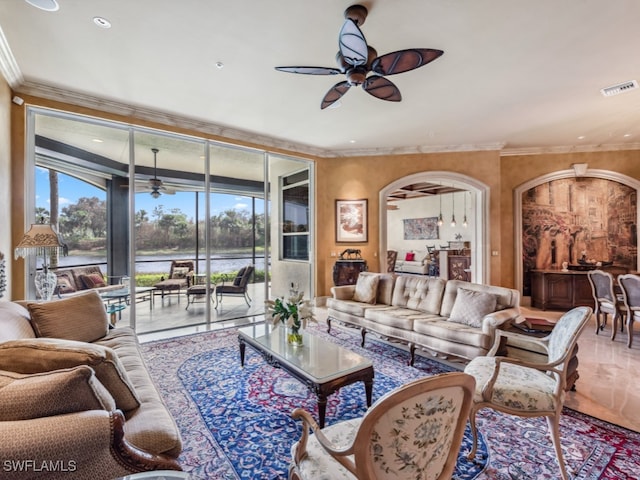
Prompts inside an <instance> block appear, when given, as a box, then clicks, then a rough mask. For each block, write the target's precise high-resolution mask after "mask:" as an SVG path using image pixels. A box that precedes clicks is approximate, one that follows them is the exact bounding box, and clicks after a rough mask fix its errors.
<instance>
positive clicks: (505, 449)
mask: <svg viewBox="0 0 640 480" xmlns="http://www.w3.org/2000/svg"><path fill="white" fill-rule="evenodd" d="M305 333H306V334H308V335H310V334H313V335H320V336H322V337H324V338H325V339H327V340H331V341H334V342H335V343H337V344H339V345H341V346H343V347H346V348H348V349H350V350H352V351H354V352H356V353H358V354H360V355H363V356H366V357H368V358H370V359H371V360H372V361H373V364H374V369H375V380H374V389H373V401H374V402H375V401H376V400H377V399H378V398H380V397H381V396H382V395H384V394H385V393H387V392H388V391H390V390H392V389H394V388H396V387H398V386H400V385H402V384H404V383H407V382H409V381H411V380H414V379H417V378H421V377H424V376H430V375H437V374H439V373H444V372H448V371H452V370H453V369H452V368H451V367H449V366H447V365H444V364H442V363H440V362H437V361H435V360H430V359H425V358H422V357H417V359H416V363H415V366H414V367H408V366H407V365H406V364H407V360H408V353H407V352H406V351H403V350H401V349H399V348H396V347H393V346H389V345H387V344H384V343H381V342H376V341H375V340H373V339H372V338H368V339H367V345H366V348H361V347H360V346H359V344H360V342H359V339H360V336H359V333H358V332H357V331H354V330H352V329H342V328H340V327H338V326H337V327H335V328H332V331H331V334H327V333H326V328H325V327H324V326H314V327H312V328H311V329H309V330H307V331H306V332H305ZM142 348H143V352H144V356H145V359H146V361H147V364H148V366H149V369H150V371H151V374H152V377H153V379H154V381H155V382H156V385H157V386H158V388H159V389H160V391H161V393H162V395H163V398H164V400H165V402H166V403H167V406H168V407H169V409H170V411H171V412H172V414H173V416H174V418H175V419H176V422H177V423H178V426H179V427H180V431H181V434H182V438H183V442H184V450H183V453H182V455H181V457H180V463H181V465H182V467H183V469H184V470H185V471H187V472H191V473H192V474H193V475H194V476H195V477H196V478H200V479H256V480H257V479H269V480H271V479H284V478H286V477H287V470H288V466H289V461H290V458H291V453H290V450H291V445H292V444H293V443H294V442H295V441H297V440H298V438H299V437H300V432H301V427H300V423H299V422H295V421H293V420H292V419H291V416H290V414H291V411H292V410H293V409H294V408H298V407H301V408H305V409H307V410H309V411H310V412H312V413H313V414H314V416H316V415H317V409H316V397H315V395H314V394H312V393H311V392H309V390H308V389H307V388H306V387H305V386H304V385H302V384H301V383H300V382H298V381H297V380H295V379H293V378H291V377H290V376H289V375H288V374H287V373H286V372H283V371H282V370H280V369H276V368H273V367H271V366H270V365H268V364H267V363H266V362H265V361H264V359H263V358H262V357H261V356H260V355H259V354H257V353H255V352H254V351H253V350H252V349H251V348H250V347H248V348H247V355H246V359H245V367H244V368H241V367H240V358H239V348H238V338H237V331H236V330H235V329H228V330H222V331H218V332H207V333H201V334H195V335H190V336H186V337H179V338H175V339H169V340H161V341H156V342H152V343H148V344H144V345H143V346H142ZM578 388H579V385H578ZM364 399H365V394H364V386H363V385H362V383H358V384H353V385H350V386H347V387H344V388H342V389H341V390H340V391H339V392H337V393H335V394H333V395H331V396H330V397H329V400H328V402H327V415H326V424H327V425H331V424H333V423H335V422H338V421H341V420H347V419H351V418H354V417H359V416H362V415H363V414H364V412H365V410H366V403H365V400H364ZM478 428H479V431H480V433H481V441H480V444H479V451H478V454H477V456H476V459H475V460H474V461H468V460H467V459H466V456H465V455H466V452H468V451H469V449H470V445H471V434H470V431H469V428H468V427H467V431H466V432H465V439H464V442H463V445H462V448H461V449H460V455H459V457H458V462H457V465H456V472H455V475H454V477H453V478H454V479H456V480H471V479H492V480H495V479H497V480H514V479H523V480H524V479H556V478H559V468H558V466H557V463H556V461H555V455H554V452H553V446H552V444H551V439H550V437H549V435H548V432H547V425H546V421H545V420H544V419H542V418H532V419H525V418H517V417H511V416H508V415H503V414H501V413H498V412H494V411H492V410H487V409H485V410H482V411H480V413H479V414H478ZM560 430H561V435H562V446H563V451H564V455H565V461H566V463H567V469H568V471H569V473H570V475H571V477H572V478H574V479H627V478H638V477H637V474H638V472H640V434H639V433H636V432H632V431H629V430H627V429H624V428H622V427H618V426H615V425H611V424H609V423H606V422H604V421H601V420H597V419H594V418H592V417H589V416H587V415H583V414H580V413H577V412H574V411H572V410H569V409H565V412H564V415H563V417H562V420H561V426H560Z"/></svg>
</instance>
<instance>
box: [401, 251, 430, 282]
mask: <svg viewBox="0 0 640 480" xmlns="http://www.w3.org/2000/svg"><path fill="white" fill-rule="evenodd" d="M395 271H396V272H398V273H414V274H417V275H432V276H434V275H435V271H436V269H435V263H434V262H433V260H432V258H431V253H430V252H429V251H428V250H399V251H398V257H397V259H396V265H395ZM436 276H437V275H436Z"/></svg>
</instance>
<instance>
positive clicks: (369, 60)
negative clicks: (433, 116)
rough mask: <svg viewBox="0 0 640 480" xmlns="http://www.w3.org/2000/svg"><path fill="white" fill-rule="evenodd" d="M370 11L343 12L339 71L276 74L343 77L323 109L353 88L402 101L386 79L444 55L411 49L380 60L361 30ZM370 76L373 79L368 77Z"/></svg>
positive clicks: (312, 69) (302, 70)
mask: <svg viewBox="0 0 640 480" xmlns="http://www.w3.org/2000/svg"><path fill="white" fill-rule="evenodd" d="M367 13H368V11H367V8H366V7H365V6H363V5H351V6H350V7H348V8H347V9H346V10H345V12H344V17H345V21H344V24H343V25H342V28H341V29H340V33H339V35H338V48H339V50H338V53H337V54H336V63H337V65H338V68H330V67H276V70H278V71H280V72H287V73H300V74H304V75H337V74H340V73H341V74H344V75H345V77H346V80H345V81H342V82H338V83H336V84H335V85H334V86H333V87H331V88H330V89H329V91H328V92H327V93H326V95H325V96H324V98H323V99H322V102H321V104H320V108H321V109H325V108H327V107H330V106H331V105H333V104H334V103H335V102H337V101H338V100H340V98H342V96H343V95H344V94H345V93H347V92H348V91H349V89H350V88H351V87H357V86H362V89H363V90H364V91H365V92H367V93H368V94H370V95H372V96H374V97H376V98H379V99H381V100H386V101H389V102H399V101H401V100H402V95H401V94H400V90H398V87H396V86H395V84H394V83H393V82H391V81H390V80H388V79H387V78H385V76H386V75H395V74H397V73H403V72H408V71H410V70H414V69H416V68H419V67H422V66H423V65H426V64H427V63H429V62H432V61H433V60H435V59H437V58H438V57H440V56H441V55H442V54H443V53H444V52H443V51H442V50H436V49H433V48H410V49H406V50H398V51H396V52H391V53H387V54H385V55H382V56H380V57H378V54H377V52H376V49H375V48H373V47H371V46H369V45H368V44H367V41H366V39H365V37H364V34H363V33H362V31H361V30H360V26H361V25H362V24H363V23H364V21H365V19H366V18H367ZM370 73H371V75H369V74H370Z"/></svg>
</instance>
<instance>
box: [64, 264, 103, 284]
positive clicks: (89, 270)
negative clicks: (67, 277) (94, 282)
mask: <svg viewBox="0 0 640 480" xmlns="http://www.w3.org/2000/svg"><path fill="white" fill-rule="evenodd" d="M71 273H72V274H73V280H74V281H75V284H76V290H85V289H86V288H88V287H87V286H86V285H85V284H84V282H83V281H82V278H80V277H82V276H83V275H91V274H96V275H99V276H100V278H102V280H103V281H104V276H103V275H102V270H100V267H99V266H98V265H89V266H87V267H81V268H72V269H71Z"/></svg>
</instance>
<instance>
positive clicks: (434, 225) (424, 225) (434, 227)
mask: <svg viewBox="0 0 640 480" xmlns="http://www.w3.org/2000/svg"><path fill="white" fill-rule="evenodd" d="M402 222H403V223H404V239H405V240H435V239H437V238H440V237H439V235H440V233H439V229H438V217H425V218H405V219H404V220H403V221H402Z"/></svg>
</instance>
